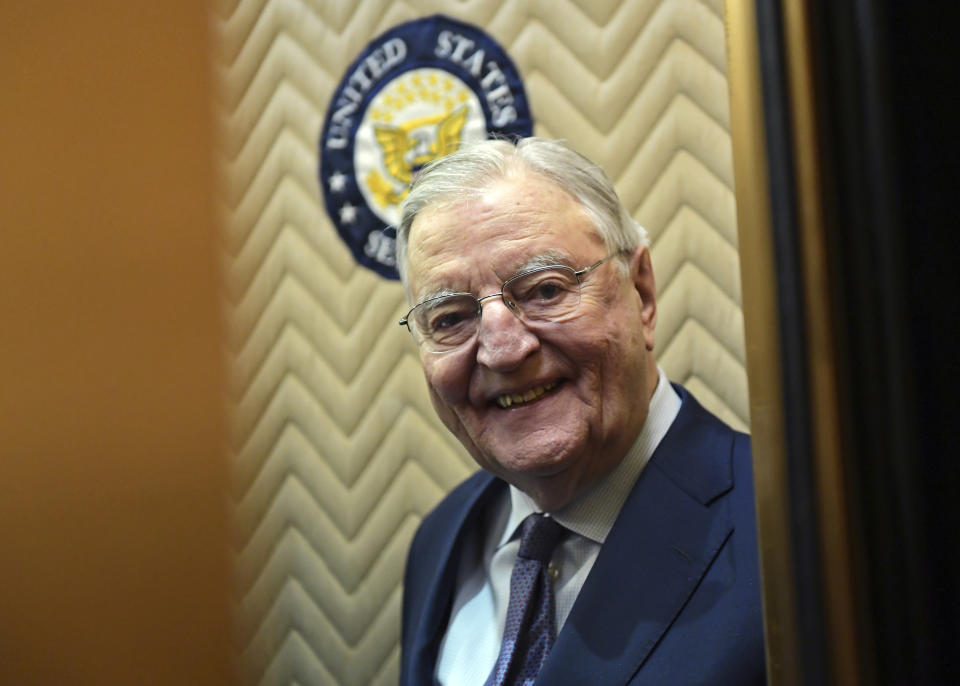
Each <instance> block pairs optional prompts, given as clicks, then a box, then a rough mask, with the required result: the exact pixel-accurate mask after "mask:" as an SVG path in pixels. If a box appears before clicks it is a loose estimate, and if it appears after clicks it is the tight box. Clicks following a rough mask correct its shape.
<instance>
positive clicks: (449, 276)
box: [397, 138, 764, 686]
mask: <svg viewBox="0 0 960 686" xmlns="http://www.w3.org/2000/svg"><path fill="white" fill-rule="evenodd" d="M397 234H398V235H397V246H398V247H397V257H398V265H399V270H400V274H401V279H402V282H403V284H404V288H405V290H406V293H407V296H408V298H409V299H410V303H411V305H412V306H413V307H412V309H411V310H410V311H409V312H408V313H407V316H406V317H404V318H403V320H402V321H401V322H400V323H401V325H405V326H406V327H408V328H409V330H410V333H411V334H412V335H413V338H414V340H415V341H416V343H417V345H418V347H419V350H420V357H421V359H422V361H423V366H424V373H425V375H426V379H427V384H428V386H429V389H430V395H431V398H432V400H433V404H434V407H435V408H436V410H437V413H438V414H439V415H440V417H441V419H442V420H443V422H444V424H446V426H447V427H448V428H449V429H450V431H452V432H453V433H454V434H455V435H456V436H457V438H458V439H459V440H460V441H461V442H462V443H463V445H464V446H465V447H466V448H467V450H468V451H469V452H470V454H471V455H472V456H473V458H474V459H475V460H476V461H477V463H478V464H479V465H480V467H482V470H481V471H479V472H477V473H476V474H474V475H473V476H472V477H470V478H469V479H467V480H466V481H465V482H464V483H463V484H461V485H460V486H459V487H457V488H456V489H454V491H453V492H452V493H450V495H449V496H447V498H446V499H444V500H443V501H442V502H441V503H440V505H439V506H438V507H437V508H436V509H435V510H434V511H433V512H432V513H431V514H430V515H428V516H427V517H426V518H425V519H424V521H423V524H422V525H421V527H420V529H419V531H418V532H417V535H416V537H415V539H414V541H413V544H412V548H411V551H410V556H409V559H408V562H407V569H406V576H405V589H404V607H403V645H402V666H401V682H402V683H403V684H409V685H411V686H412V685H418V686H419V685H421V684H431V683H441V684H477V685H478V686H479V685H482V684H504V683H506V684H514V683H523V684H532V683H533V682H534V679H536V683H538V684H602V685H604V686H605V685H607V684H625V683H630V684H658V685H659V684H755V683H762V682H763V681H764V654H763V632H762V619H761V611H760V584H759V578H758V566H757V551H756V533H755V523H754V509H753V490H752V481H751V465H750V445H749V439H748V438H747V437H746V436H744V435H743V434H738V433H736V432H734V431H733V430H731V429H730V428H728V427H727V426H725V425H724V424H723V423H721V422H720V421H719V420H718V419H716V418H715V417H714V416H712V415H711V414H709V413H708V412H707V411H705V410H704V409H703V408H702V407H701V406H700V405H699V404H698V403H697V401H696V400H695V399H694V398H693V397H692V396H691V395H690V394H689V393H688V392H687V391H685V390H684V389H683V388H681V387H679V386H671V384H670V383H669V382H668V381H667V379H666V377H665V376H664V374H663V371H662V370H660V369H659V368H658V366H657V364H656V361H655V359H654V355H653V350H654V330H655V328H656V323H657V301H656V288H655V284H654V277H653V268H652V265H651V260H650V251H649V249H648V246H647V238H646V235H645V232H644V230H643V229H642V228H641V227H639V226H637V224H636V223H635V222H634V221H633V220H632V219H631V218H630V216H629V214H628V213H627V211H626V210H625V209H624V208H623V206H622V205H621V204H620V201H619V199H618V198H617V196H616V193H615V192H614V190H613V187H612V185H611V183H610V181H609V180H608V179H607V177H606V176H605V175H604V174H603V172H602V171H601V170H600V169H599V168H598V167H596V166H595V165H593V164H591V163H590V162H589V161H588V160H586V159H585V158H583V157H581V156H580V155H578V154H577V153H575V152H573V151H572V150H570V149H569V148H568V147H566V146H565V145H563V144H561V143H558V142H554V141H547V140H542V139H535V138H531V139H525V140H521V141H519V142H518V143H517V144H516V145H514V144H512V143H509V142H506V141H487V142H484V143H481V144H477V145H474V146H472V147H469V148H465V149H463V150H460V151H458V152H456V153H454V154H452V155H449V156H447V157H444V158H442V159H440V160H437V161H436V162H434V163H433V164H431V165H430V166H428V167H427V168H425V169H424V170H423V171H422V172H421V173H420V175H419V176H418V178H417V180H416V182H415V183H414V184H413V187H412V188H411V191H410V194H409V196H408V197H407V199H406V201H405V203H404V206H403V209H402V218H401V223H400V226H399V227H398V231H397Z"/></svg>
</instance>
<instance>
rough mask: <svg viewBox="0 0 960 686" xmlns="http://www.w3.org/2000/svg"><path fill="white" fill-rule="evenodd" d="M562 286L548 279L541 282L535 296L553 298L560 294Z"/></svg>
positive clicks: (544, 298) (546, 298) (545, 298)
mask: <svg viewBox="0 0 960 686" xmlns="http://www.w3.org/2000/svg"><path fill="white" fill-rule="evenodd" d="M561 291H562V288H561V287H560V284H558V283H555V282H552V281H548V282H545V283H541V284H539V285H538V286H537V288H536V289H535V293H534V294H535V296H536V297H537V298H539V299H540V300H553V299H554V298H556V297H557V296H559V295H560V293H561Z"/></svg>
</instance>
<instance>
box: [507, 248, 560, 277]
mask: <svg viewBox="0 0 960 686" xmlns="http://www.w3.org/2000/svg"><path fill="white" fill-rule="evenodd" d="M557 264H560V265H563V266H565V267H570V266H572V265H571V263H570V256H569V255H567V254H566V253H565V252H562V251H560V250H547V251H546V252H542V253H540V254H539V255H534V256H533V257H531V258H529V259H528V260H527V261H526V262H524V263H523V264H521V265H520V267H519V268H518V269H517V272H516V273H517V274H519V273H521V272H526V271H530V270H531V269H539V268H541V267H552V266H553V265H557Z"/></svg>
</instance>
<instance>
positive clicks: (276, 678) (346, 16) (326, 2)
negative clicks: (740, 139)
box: [214, 0, 749, 685]
mask: <svg viewBox="0 0 960 686" xmlns="http://www.w3.org/2000/svg"><path fill="white" fill-rule="evenodd" d="M438 12H442V13H445V14H447V15H449V16H453V17H455V18H457V19H461V20H463V21H466V22H469V23H471V24H475V25H477V26H479V27H482V28H483V29H484V30H485V31H486V32H487V33H488V34H489V35H491V36H492V37H493V38H494V39H495V40H496V41H497V42H498V43H499V44H500V45H501V46H503V47H504V48H505V49H506V50H507V51H508V53H509V54H510V55H511V57H512V58H513V60H514V62H515V64H516V66H517V68H518V69H519V71H520V73H521V75H522V77H523V79H524V83H525V87H526V89H527V94H528V97H529V100H530V105H531V109H532V110H533V114H534V118H535V133H537V134H538V135H544V136H551V137H562V138H566V139H567V140H568V141H570V143H571V144H572V145H573V146H574V147H576V148H577V149H579V150H581V151H583V152H584V153H586V154H587V155H588V156H590V157H592V158H593V159H594V160H596V161H597V162H599V163H600V164H601V165H602V166H603V167H604V168H605V169H606V170H607V171H608V173H609V174H610V176H611V177H612V178H613V179H614V180H615V182H616V185H617V189H618V191H619V193H620V194H621V197H622V198H623V200H624V202H625V203H626V205H627V206H628V207H629V208H630V209H631V210H632V212H633V214H634V216H635V217H636V218H637V220H638V221H640V222H641V223H642V224H643V225H644V226H646V227H647V229H648V230H649V231H650V234H651V238H652V241H653V248H652V252H653V260H654V268H655V270H656V273H657V281H658V287H659V292H660V296H659V297H660V306H659V312H660V320H659V324H658V329H657V334H658V336H657V353H658V359H659V361H660V363H661V365H662V366H663V367H664V369H665V370H666V372H667V374H668V376H669V377H670V378H671V379H673V380H675V381H679V382H681V383H684V384H685V385H687V387H688V388H690V389H691V390H692V391H693V393H694V394H695V395H696V396H697V397H698V398H700V399H701V401H702V402H703V403H704V404H705V405H707V406H708V407H709V408H710V409H712V410H713V411H714V412H715V413H717V414H718V415H720V416H721V417H722V418H723V419H725V420H726V421H727V422H728V423H730V424H731V425H733V426H735V427H737V428H741V429H745V428H747V426H748V423H749V419H748V403H747V383H746V372H745V369H744V345H743V323H742V314H741V308H740V277H739V264H738V254H737V227H736V216H735V210H734V196H733V172H732V162H731V144H730V136H729V133H728V131H729V112H728V97H727V84H726V78H725V72H726V61H725V59H726V58H725V48H724V25H723V6H722V0H707V1H705V2H697V1H695V0H663V1H653V0H579V2H575V1H573V0H539V1H538V0H514V1H511V0H500V1H499V2H498V1H494V0H464V1H462V2H449V1H447V2H443V1H441V0H405V1H393V2H391V1H388V0H358V1H347V0H341V1H337V0H315V1H314V2H307V1H306V0H221V2H220V5H219V6H218V7H217V10H216V13H215V16H214V25H215V30H216V31H217V34H218V45H219V52H218V54H217V55H216V56H215V61H216V69H217V72H218V84H219V93H218V99H219V103H218V104H219V108H218V117H219V119H218V122H219V129H220V140H221V146H220V152H219V164H220V168H221V170H222V180H223V182H222V189H223V191H222V198H221V200H222V202H221V206H222V208H223V212H224V213H225V218H226V221H225V224H226V225H227V227H228V234H227V236H226V237H225V241H224V251H223V254H224V270H223V271H224V275H225V294H226V299H227V301H228V302H227V305H228V307H227V313H228V322H227V326H228V331H229V348H228V351H227V353H228V365H229V376H230V381H231V387H230V404H231V407H230V422H231V451H232V460H233V464H234V477H235V478H234V507H235V521H236V538H235V542H234V543H235V554H236V555H235V560H236V612H237V625H238V632H237V633H238V654H239V665H240V669H241V670H242V673H243V676H244V680H245V682H246V683H251V684H264V685H266V684H304V685H306V684H392V683H395V682H396V679H397V673H398V668H399V650H398V638H399V624H400V606H401V581H402V570H403V562H404V557H405V554H406V549H407V546H408V544H409V541H410V539H411V537H412V535H413V532H414V530H415V528H416V526H417V524H418V522H419V520H420V518H421V517H422V516H423V515H424V514H425V513H426V512H427V511H428V510H429V509H430V508H431V507H432V506H433V504H434V503H435V502H436V501H437V500H438V499H439V498H440V497H442V495H443V494H444V493H445V492H446V491H448V490H449V489H450V488H452V487H453V486H454V485H455V484H456V483H458V482H459V481H460V480H461V479H463V478H464V477H465V476H467V475H468V474H469V473H470V472H471V471H472V470H473V469H474V466H473V463H472V461H471V460H470V459H469V458H468V457H467V456H466V454H465V452H464V451H463V450H462V449H461V448H460V446H459V444H458V443H457V442H456V441H455V440H454V439H453V438H452V437H451V436H450V435H449V434H448V433H447V432H446V431H445V429H444V428H443V427H442V425H441V424H440V423H439V421H438V420H437V418H436V417H435V415H434V413H433V410H432V408H431V406H430V402H429V400H428V397H427V393H426V388H425V384H424V381H423V377H422V374H421V371H420V365H419V360H418V357H417V352H416V349H415V347H414V345H413V344H412V342H411V341H410V340H409V337H408V335H407V333H406V332H405V331H404V330H402V329H401V328H400V327H398V326H397V325H396V322H397V320H398V319H399V318H400V316H401V315H402V314H403V313H404V312H405V307H406V305H405V302H404V298H403V294H402V292H401V289H400V286H399V285H398V284H397V283H395V282H392V281H388V280H386V279H384V278H382V277H380V276H377V275H376V274H374V273H373V272H371V271H369V270H367V269H366V268H363V267H360V266H358V265H357V264H356V263H355V262H354V259H353V257H352V255H351V253H350V252H349V250H348V249H347V248H346V247H345V245H344V243H343V242H342V241H341V239H340V238H339V236H338V235H337V233H336V231H335V229H334V228H333V225H332V224H331V222H330V220H329V219H328V217H327V214H326V212H325V210H324V207H323V201H322V192H321V190H320V188H319V185H318V181H317V168H318V164H319V159H318V152H317V150H318V146H317V142H318V138H319V135H320V132H321V129H322V126H323V121H324V116H325V113H326V111H327V108H328V106H329V104H330V98H331V95H332V94H333V91H334V90H335V88H336V87H337V84H338V82H339V81H340V79H341V77H342V76H343V74H344V72H345V71H346V69H347V67H348V66H349V65H350V63H351V62H352V61H353V59H354V58H355V57H356V56H357V55H358V54H359V53H360V52H361V51H362V50H363V49H364V47H365V46H366V45H367V44H368V42H369V41H371V40H372V39H373V38H374V37H376V36H378V35H379V34H380V33H382V32H383V31H385V30H387V29H389V28H390V27H392V26H395V25H397V24H399V23H402V22H404V21H408V20H410V19H414V18H418V17H423V16H427V15H430V14H434V13H438Z"/></svg>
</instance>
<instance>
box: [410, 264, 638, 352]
mask: <svg viewBox="0 0 960 686" xmlns="http://www.w3.org/2000/svg"><path fill="white" fill-rule="evenodd" d="M626 252H629V251H628V250H627V249H625V248H620V249H619V250H615V251H614V252H612V253H610V254H609V255H607V256H606V257H604V258H602V259H600V260H597V261H596V262H594V263H593V264H591V265H590V266H588V267H584V268H583V269H571V267H570V265H567V264H547V265H543V266H542V267H534V268H533V269H526V270H524V271H522V272H519V273H518V274H514V275H513V276H511V277H510V278H509V279H507V280H506V281H504V282H503V283H502V284H501V285H500V292H499V293H491V294H490V295H484V296H481V297H477V296H475V295H474V294H473V293H461V292H454V293H444V294H443V295H437V296H434V297H432V298H427V299H426V300H421V301H420V302H418V303H417V304H416V305H414V306H413V307H411V308H410V310H409V311H408V312H407V313H406V314H405V315H404V316H403V318H402V319H401V320H400V321H399V322H397V324H398V325H399V326H406V327H407V331H409V332H410V335H411V336H413V340H414V341H416V340H417V337H416V335H414V333H413V329H412V328H411V326H410V315H411V314H413V311H414V310H415V309H417V308H418V307H420V306H421V305H426V304H427V303H430V302H434V301H436V300H442V299H443V298H450V297H453V296H467V297H470V298H473V299H474V300H476V301H477V319H478V320H480V319H481V318H482V317H483V301H484V300H489V299H490V298H498V297H499V298H500V299H501V300H503V304H504V305H506V306H507V309H509V310H510V311H511V312H516V311H517V304H516V303H515V302H513V301H511V300H510V299H509V298H507V297H506V294H505V293H504V292H503V291H504V289H505V288H506V287H507V286H509V285H510V284H511V283H513V282H514V281H517V280H518V279H522V278H524V277H526V276H530V275H531V274H537V273H538V272H545V271H547V270H549V269H571V271H572V272H573V275H574V276H575V277H576V278H577V289H578V290H580V289H582V288H583V279H582V278H581V277H585V276H586V275H587V274H589V273H591V272H592V271H593V270H595V269H596V268H597V267H599V266H600V265H602V264H603V263H604V262H607V261H608V260H610V259H612V258H614V257H616V256H617V255H621V254H623V253H626ZM479 330H480V326H479V325H478V326H477V331H479ZM473 335H476V334H475V333H474V334H473ZM473 335H471V338H472V336H473ZM469 340H470V339H469V338H468V339H467V340H466V341H464V342H463V343H459V344H457V345H455V346H453V347H452V348H450V349H449V350H443V351H433V352H439V353H444V352H452V351H454V350H457V349H458V348H461V347H463V346H464V345H465V344H466V343H467V341H469ZM417 345H418V346H419V345H422V344H421V343H420V342H419V341H417Z"/></svg>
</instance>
